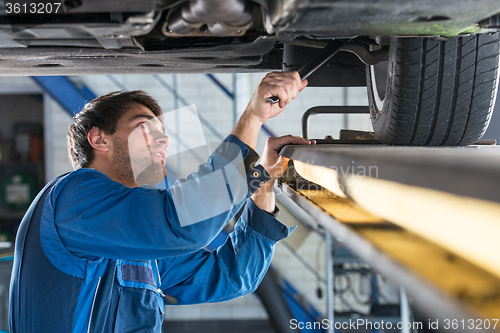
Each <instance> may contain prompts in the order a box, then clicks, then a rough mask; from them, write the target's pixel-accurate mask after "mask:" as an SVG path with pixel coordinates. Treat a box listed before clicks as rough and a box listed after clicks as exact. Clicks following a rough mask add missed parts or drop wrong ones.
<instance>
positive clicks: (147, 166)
mask: <svg viewBox="0 0 500 333" xmlns="http://www.w3.org/2000/svg"><path fill="white" fill-rule="evenodd" d="M113 146H114V148H115V149H114V153H113V157H112V169H113V172H114V174H115V175H116V178H117V181H118V182H120V183H122V184H135V185H136V186H143V185H151V186H153V185H157V184H159V183H161V182H162V181H163V180H164V179H165V178H166V177H167V172H166V170H165V168H164V166H163V165H162V164H161V163H152V162H151V158H146V157H141V158H139V157H136V158H134V159H133V160H134V168H137V170H142V171H141V172H140V173H139V174H138V175H137V178H136V177H134V171H133V167H132V163H131V158H130V153H129V149H128V143H127V142H125V141H124V140H122V139H120V138H114V139H113ZM129 186H130V185H129Z"/></svg>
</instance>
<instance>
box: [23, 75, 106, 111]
mask: <svg viewBox="0 0 500 333" xmlns="http://www.w3.org/2000/svg"><path fill="white" fill-rule="evenodd" d="M31 78H32V79H33V80H34V81H35V82H36V83H37V84H38V85H39V86H40V87H42V88H43V89H44V90H45V91H47V92H48V93H49V95H50V96H51V97H52V98H53V99H54V100H56V101H57V102H58V103H59V104H60V105H61V106H62V108H63V109H64V110H65V111H66V112H68V113H69V114H70V115H71V116H74V115H76V114H77V113H78V112H80V110H81V109H82V108H83V106H84V105H85V104H86V103H87V102H89V101H91V100H93V99H94V98H96V97H97V95H96V94H94V93H93V92H92V91H91V90H90V89H89V88H87V87H86V86H85V85H82V86H81V87H78V86H77V85H76V84H75V83H73V82H72V81H71V80H70V79H69V78H67V77H66V76H32V77H31Z"/></svg>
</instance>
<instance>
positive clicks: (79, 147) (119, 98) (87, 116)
mask: <svg viewBox="0 0 500 333" xmlns="http://www.w3.org/2000/svg"><path fill="white" fill-rule="evenodd" d="M132 103H139V104H142V105H144V106H145V107H147V108H148V109H150V110H151V111H152V112H153V114H154V115H155V116H159V115H161V114H162V113H163V111H162V109H161V108H160V106H159V105H158V103H157V102H156V101H155V100H154V99H153V97H151V96H150V95H149V94H148V93H146V92H145V91H142V90H134V91H128V92H124V91H115V92H112V93H109V94H106V95H103V96H99V97H97V98H95V99H94V100H92V101H90V102H88V103H87V104H85V106H84V107H83V110H82V111H80V112H79V113H78V114H77V115H75V116H74V117H73V124H71V126H70V128H69V131H68V134H67V135H66V139H67V142H68V155H69V159H70V160H71V164H72V165H73V168H74V169H75V170H76V169H80V168H87V167H88V166H89V165H90V164H91V163H92V160H93V158H94V151H93V150H94V149H93V148H92V146H91V145H90V143H89V142H88V139H87V134H88V132H89V131H90V129H91V128H93V127H97V128H99V129H101V130H102V131H104V132H105V133H107V134H113V133H115V131H116V124H117V123H118V120H119V119H120V118H121V116H122V115H123V114H124V113H125V111H127V110H128V109H129V108H130V106H131V104H132Z"/></svg>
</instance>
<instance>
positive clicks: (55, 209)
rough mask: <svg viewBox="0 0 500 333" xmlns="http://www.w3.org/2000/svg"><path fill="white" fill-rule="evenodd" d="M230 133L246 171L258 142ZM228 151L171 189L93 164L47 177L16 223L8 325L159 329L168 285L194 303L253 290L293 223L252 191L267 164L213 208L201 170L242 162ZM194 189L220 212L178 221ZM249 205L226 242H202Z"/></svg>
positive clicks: (40, 330) (21, 330) (202, 205)
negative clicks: (139, 183) (214, 245)
mask: <svg viewBox="0 0 500 333" xmlns="http://www.w3.org/2000/svg"><path fill="white" fill-rule="evenodd" d="M226 142H231V143H235V144H236V145H237V147H238V149H239V150H241V153H242V156H243V157H244V158H245V161H244V163H245V170H246V171H248V170H249V169H248V168H247V165H248V164H249V161H248V158H249V155H251V154H252V153H253V154H255V152H253V151H252V150H250V149H249V148H248V147H247V146H246V145H244V144H243V143H242V142H241V141H239V140H238V139H237V138H236V137H234V136H229V137H228V138H227V139H226ZM228 155H231V153H230V152H229V151H228V150H227V149H226V148H222V149H218V151H216V152H215V153H214V154H212V156H211V157H210V159H209V161H208V162H207V163H206V164H203V165H201V166H200V169H199V171H198V173H195V174H191V175H190V176H189V177H188V178H187V179H186V180H181V181H180V182H179V183H178V184H176V185H174V186H173V188H169V189H166V190H161V189H153V188H141V187H137V188H129V187H126V186H124V185H122V184H120V183H117V182H114V181H113V180H111V179H110V178H109V177H108V176H106V175H105V174H103V173H101V172H99V171H97V170H93V169H80V170H77V171H74V172H71V173H68V174H65V175H62V176H60V177H58V178H56V179H55V180H53V181H52V182H50V183H49V184H48V185H47V186H46V187H45V188H44V190H42V191H41V192H40V193H39V195H38V196H37V198H36V199H35V200H34V202H33V203H32V205H31V206H30V208H29V210H28V212H27V213H26V215H25V217H24V218H23V221H22V222H21V225H20V227H19V230H18V235H17V239H16V249H15V258H14V267H13V273H12V274H13V275H12V281H11V287H10V318H9V320H10V330H11V333H28V332H37V333H45V332H46V333H49V332H50V333H54V332H120V333H121V332H161V325H162V321H163V311H164V305H165V303H164V298H163V297H164V296H165V294H166V295H171V296H173V297H175V298H176V299H177V301H178V302H177V304H195V303H204V302H220V301H225V300H229V299H232V298H235V297H238V296H242V295H245V294H247V293H250V292H252V291H254V290H255V288H256V287H257V286H258V284H259V283H260V281H261V279H262V278H263V276H264V274H265V272H266V270H267V268H268V267H269V264H270V262H271V258H272V256H273V253H274V245H275V243H276V242H277V241H279V240H280V239H283V238H285V237H286V236H288V235H289V234H290V232H291V231H292V230H291V229H289V228H287V227H285V226H284V225H283V224H281V223H280V222H278V221H277V220H276V219H275V216H274V215H272V214H269V213H267V212H265V211H263V210H261V209H260V208H258V207H257V206H256V205H255V204H254V203H253V202H252V200H251V199H249V195H250V194H251V193H253V192H254V191H256V190H257V189H258V185H255V184H259V185H261V184H262V183H263V182H264V181H266V180H267V179H269V176H268V175H267V174H266V172H265V171H264V170H263V168H262V167H259V166H258V167H256V168H253V169H252V170H251V171H250V172H248V173H247V174H246V179H245V181H246V183H247V185H248V188H245V191H246V194H245V195H243V196H242V195H239V194H238V193H236V190H234V189H235V188H241V186H240V184H228V185H227V190H228V193H229V197H230V198H231V200H232V206H231V208H230V209H228V210H226V211H224V212H222V213H220V214H216V213H218V212H219V210H217V209H220V207H218V208H211V207H213V206H217V199H216V198H205V200H201V199H200V198H199V197H197V196H193V193H192V192H190V191H192V190H193V189H194V190H196V191H201V192H203V191H204V189H203V188H202V187H203V186H202V185H203V181H201V180H200V179H202V178H203V177H202V176H203V175H206V174H207V173H209V172H210V171H211V172H214V171H217V169H221V170H223V172H224V177H226V178H227V179H229V178H231V175H232V172H233V171H234V170H236V166H234V165H232V164H231V162H230V161H231V160H232V158H229V157H228ZM252 158H253V159H255V157H252ZM253 162H255V161H253ZM184 182H190V184H191V185H189V186H187V187H182V184H183V183H184ZM193 184H194V186H193ZM197 186H198V187H197ZM186 189H188V190H186ZM231 190H233V191H231ZM174 197H175V198H177V199H175V198H174ZM238 198H239V199H238ZM188 199H190V200H191V201H197V199H198V200H201V201H200V202H198V203H196V204H194V205H193V207H198V208H199V209H216V210H215V213H213V212H212V214H210V212H208V213H207V216H209V217H208V218H207V219H205V220H202V221H199V222H193V223H188V224H185V225H182V222H181V221H180V220H179V217H178V213H177V210H176V208H175V204H174V201H176V200H177V202H181V203H182V205H181V206H182V207H183V208H186V207H187V208H189V207H188V206H185V205H188V204H189V200H188ZM243 206H244V208H243V211H242V214H241V216H240V218H239V219H238V221H237V222H236V224H235V227H234V231H233V232H232V233H231V234H230V235H229V237H228V238H227V240H226V242H225V244H224V245H222V246H221V247H219V248H218V249H216V250H215V251H213V252H210V251H207V250H205V249H203V247H205V246H206V245H207V244H209V243H210V242H211V240H212V239H213V238H214V237H215V236H216V235H217V234H218V233H219V232H220V231H221V229H222V228H223V227H224V226H225V225H226V224H227V222H228V221H229V220H230V219H231V218H232V217H233V216H234V215H235V214H236V213H237V212H238V211H239V210H240V209H241V207H243ZM193 207H191V209H193Z"/></svg>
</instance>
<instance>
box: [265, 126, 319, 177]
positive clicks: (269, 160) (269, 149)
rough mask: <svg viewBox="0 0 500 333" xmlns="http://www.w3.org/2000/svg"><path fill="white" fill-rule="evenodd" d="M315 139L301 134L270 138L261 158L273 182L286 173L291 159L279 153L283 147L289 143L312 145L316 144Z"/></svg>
mask: <svg viewBox="0 0 500 333" xmlns="http://www.w3.org/2000/svg"><path fill="white" fill-rule="evenodd" d="M315 143H316V141H314V140H307V139H304V138H301V137H299V136H293V135H285V136H281V137H277V138H268V139H267V142H266V146H265V147H264V152H263V153H262V157H261V160H260V164H261V165H262V166H263V167H264V169H266V171H267V172H268V173H269V175H270V176H271V181H270V182H273V181H275V180H276V179H278V178H279V177H281V176H282V175H283V173H285V170H286V168H287V165H288V161H289V159H288V158H286V157H283V156H280V155H278V154H279V152H280V150H281V148H283V146H286V145H288V144H292V145H311V144H315Z"/></svg>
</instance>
